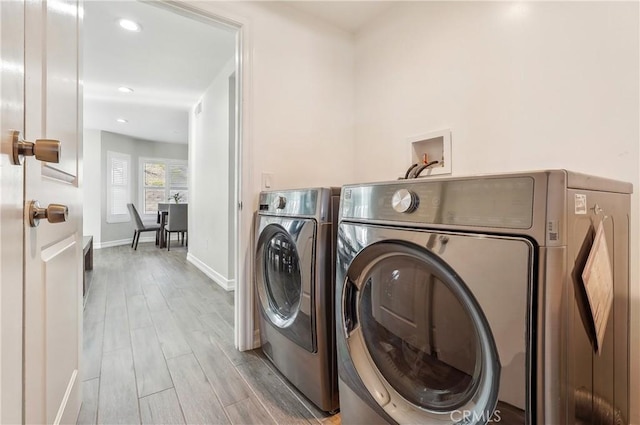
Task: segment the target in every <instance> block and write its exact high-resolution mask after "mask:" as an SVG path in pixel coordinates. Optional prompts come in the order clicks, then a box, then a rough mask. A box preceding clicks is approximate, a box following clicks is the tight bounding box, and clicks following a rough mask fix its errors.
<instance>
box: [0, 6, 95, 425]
mask: <svg viewBox="0 0 640 425" xmlns="http://www.w3.org/2000/svg"><path fill="white" fill-rule="evenodd" d="M1 3H3V5H4V3H5V2H1ZM14 4H15V5H16V8H17V9H20V8H23V11H24V21H23V22H24V24H23V25H24V26H23V27H22V28H18V29H17V33H19V32H20V31H21V30H22V34H23V35H21V37H24V38H23V40H24V60H23V62H22V66H23V72H24V97H23V98H22V99H20V98H19V97H18V98H15V99H14V101H16V102H18V103H21V105H22V107H23V108H24V123H23V124H24V127H21V126H20V125H19V123H18V124H11V123H7V127H5V122H4V114H3V128H2V132H3V141H4V139H5V133H7V131H8V130H10V129H23V130H24V131H23V136H24V138H25V139H26V140H29V141H34V140H36V139H56V140H59V141H60V142H61V154H60V158H59V162H58V163H55V164H47V163H44V162H41V161H39V160H37V159H36V158H33V157H27V158H26V159H25V160H24V165H22V166H17V165H11V166H9V165H5V155H7V153H6V152H5V147H4V146H3V152H2V154H3V157H2V160H3V162H2V167H3V174H2V179H3V180H2V186H3V192H4V187H5V180H4V179H5V175H4V173H5V172H4V168H5V167H7V168H11V169H17V170H19V173H23V172H24V185H23V187H20V188H19V191H20V192H22V193H23V195H22V196H21V202H20V203H21V204H22V205H23V206H24V214H23V213H22V211H20V214H21V215H22V214H23V215H24V217H25V219H24V221H23V222H21V226H20V227H18V228H19V229H20V233H21V234H20V237H19V239H18V240H16V239H15V238H14V239H13V243H12V242H11V239H9V236H7V238H5V234H4V229H5V227H7V225H8V223H7V220H5V217H4V216H3V217H2V231H3V234H2V243H1V247H2V256H3V257H2V258H3V261H4V255H5V249H6V247H8V246H10V245H11V244H12V245H13V246H12V247H11V248H12V250H20V251H22V256H21V259H22V261H21V262H20V264H21V266H22V265H23V267H21V268H23V273H24V276H23V279H21V283H23V285H21V286H22V287H21V290H23V293H24V300H23V302H22V305H23V306H24V313H23V314H21V315H20V316H18V317H14V320H15V321H16V322H18V323H20V319H23V323H21V324H22V325H23V326H24V333H23V335H22V336H21V344H20V345H22V349H23V352H22V356H23V359H24V363H23V365H22V368H20V371H21V374H22V376H23V380H22V382H21V381H20V380H18V384H15V382H14V379H12V381H11V384H12V385H13V386H20V387H21V388H18V389H19V391H17V394H20V397H19V398H18V403H17V406H19V407H20V411H21V412H22V413H21V414H22V415H24V416H23V417H22V421H24V422H26V423H45V422H46V423H73V422H75V420H76V417H77V414H78V411H79V409H80V402H81V393H80V387H81V386H80V381H81V379H80V377H79V376H78V374H79V370H80V368H79V362H80V358H81V348H80V347H81V344H80V341H81V335H82V332H81V329H82V320H81V317H82V273H83V270H82V215H81V212H82V206H81V198H80V196H81V195H80V190H79V185H80V178H81V175H80V174H79V169H80V165H81V159H82V143H81V136H80V135H81V132H80V130H79V128H80V123H81V116H80V115H79V111H80V110H81V109H80V107H79V106H80V99H81V93H80V92H79V85H78V81H79V80H80V75H79V60H78V56H79V38H80V36H79V29H80V23H81V16H80V13H79V4H78V3H77V2H76V1H61V0H55V1H48V2H43V1H41V0H30V1H29V2H26V3H24V2H22V1H16V2H14ZM6 9H8V7H7V8H4V9H3V11H2V26H3V27H2V31H3V33H2V36H3V37H2V39H3V43H4V40H5V32H4V25H5V24H6V22H9V21H10V22H13V20H14V19H16V18H17V17H18V16H15V15H14V13H13V12H12V13H11V14H6V15H5V10H6ZM18 18H19V17H18ZM7 36H8V37H11V38H12V39H13V37H16V36H15V35H13V34H12V35H10V36H9V35H7ZM17 38H20V37H17ZM2 60H3V63H4V60H5V58H4V46H3V57H2ZM16 67H17V68H18V69H19V68H20V63H18V65H16ZM4 76H5V72H4V69H3V79H4ZM3 85H4V83H3ZM2 101H3V105H4V103H5V93H4V89H3V93H2ZM3 196H4V194H3ZM33 200H37V201H39V202H40V204H41V205H42V207H45V208H46V207H47V206H48V205H49V204H62V205H65V206H67V207H68V211H69V212H68V216H67V219H66V221H65V222H61V223H56V224H52V223H49V222H48V220H47V219H46V218H45V219H42V220H40V224H39V226H38V227H33V226H32V224H31V223H30V220H29V218H28V217H27V216H28V215H29V212H28V211H29V209H28V205H29V203H30V201H33ZM4 202H5V201H4V199H3V208H4ZM49 211H51V209H49ZM20 248H22V249H20ZM2 269H3V273H4V263H3V265H2ZM2 283H3V284H4V283H5V281H4V276H3V282H2ZM4 295H5V294H4V293H3V294H2V303H3V304H4V302H5V298H4ZM20 313H22V311H20ZM4 316H5V314H4V311H3V317H2V319H3V325H4V319H5V317H4ZM2 344H3V349H4V344H5V335H4V329H3V334H2ZM3 367H4V360H3ZM2 382H3V388H2V390H3V400H2V401H3V406H2V408H3V412H2V414H3V418H2V419H3V421H2V422H3V423H4V422H5V421H4V419H5V417H4V408H5V406H6V405H5V404H4V401H5V400H4V394H5V392H4V390H5V388H4V385H5V379H4V375H3V376H2ZM12 408H13V406H11V407H10V409H12ZM16 414H18V413H17V412H16ZM13 418H18V421H17V422H20V416H13ZM10 422H13V423H15V422H16V421H15V420H11V421H10Z"/></svg>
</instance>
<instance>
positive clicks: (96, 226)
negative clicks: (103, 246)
mask: <svg viewBox="0 0 640 425" xmlns="http://www.w3.org/2000/svg"><path fill="white" fill-rule="evenodd" d="M83 150H84V153H83V160H82V161H83V168H84V170H85V171H84V172H83V181H82V185H83V186H82V196H83V199H84V200H83V201H82V215H83V219H82V220H83V222H82V223H83V233H84V234H85V235H91V236H93V244H94V246H95V245H99V244H100V243H101V241H102V237H101V235H102V228H101V221H100V211H101V210H100V209H101V205H102V202H101V196H100V194H101V184H102V182H101V176H100V173H99V172H96V170H100V164H101V163H100V152H101V138H100V130H84V132H83Z"/></svg>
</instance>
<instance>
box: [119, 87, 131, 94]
mask: <svg viewBox="0 0 640 425" xmlns="http://www.w3.org/2000/svg"><path fill="white" fill-rule="evenodd" d="M118 91H119V92H121V93H133V89H132V88H129V87H124V86H122V87H118Z"/></svg>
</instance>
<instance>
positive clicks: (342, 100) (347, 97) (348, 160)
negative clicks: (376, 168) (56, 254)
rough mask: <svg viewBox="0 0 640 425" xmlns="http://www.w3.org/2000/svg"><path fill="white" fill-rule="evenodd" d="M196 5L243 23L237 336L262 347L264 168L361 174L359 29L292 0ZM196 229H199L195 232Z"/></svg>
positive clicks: (325, 177) (326, 178)
mask: <svg viewBox="0 0 640 425" xmlns="http://www.w3.org/2000/svg"><path fill="white" fill-rule="evenodd" d="M188 4H189V5H190V6H192V7H194V8H198V9H202V10H204V11H205V12H209V13H211V14H213V15H217V16H221V17H224V18H226V19H229V20H232V21H235V22H238V23H240V24H241V25H242V39H243V43H244V49H243V51H242V52H241V60H242V63H243V72H244V74H243V75H242V90H243V92H242V94H241V96H242V114H243V122H242V136H241V137H242V141H243V145H242V146H241V150H240V151H239V152H238V155H239V156H240V157H242V158H243V167H244V168H243V169H242V171H241V179H240V181H239V182H238V184H239V185H240V186H241V187H242V199H240V200H239V201H241V202H242V203H243V205H244V207H243V210H242V213H241V216H240V221H239V223H238V226H239V232H240V235H241V236H240V240H239V247H238V251H239V252H240V258H239V259H238V261H239V264H240V274H239V276H237V282H236V288H237V292H236V302H237V305H238V306H239V307H238V308H237V309H236V327H237V329H238V330H239V331H238V333H237V334H236V335H237V336H238V337H239V339H238V340H236V341H237V344H238V346H239V348H241V349H248V348H253V347H255V339H254V338H253V335H254V334H253V331H254V330H255V326H257V325H256V323H254V322H255V320H253V318H252V317H251V315H252V314H253V287H252V280H251V279H252V275H251V267H252V266H251V264H252V262H253V245H252V233H253V228H252V220H253V213H254V211H255V210H256V209H257V206H258V193H259V192H260V190H261V175H262V173H264V172H269V173H273V174H274V179H273V187H274V188H287V187H290V188H292V187H309V186H331V185H335V186H339V185H342V184H344V183H347V182H350V181H353V177H354V175H355V172H354V169H353V166H354V159H353V158H354V155H353V138H354V128H353V119H354V107H355V104H354V84H353V78H354V55H353V53H354V45H353V37H352V35H351V34H348V33H346V32H343V31H340V30H338V29H335V28H334V27H332V26H330V25H328V24H324V23H320V22H319V21H317V20H315V19H311V18H309V17H307V16H305V15H302V14H301V13H299V12H297V11H296V10H294V9H292V8H291V7H290V6H288V5H286V4H285V3H275V2H197V1H189V2H188ZM190 236H192V235H190Z"/></svg>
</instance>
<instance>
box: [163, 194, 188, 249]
mask: <svg viewBox="0 0 640 425" xmlns="http://www.w3.org/2000/svg"><path fill="white" fill-rule="evenodd" d="M187 207H188V204H170V205H169V217H167V218H168V222H167V224H166V225H165V226H164V234H165V240H166V241H167V251H171V233H178V237H179V235H180V234H182V244H183V245H184V244H185V234H187V230H188V223H187V215H188V210H187ZM187 246H189V244H188V243H187Z"/></svg>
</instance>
